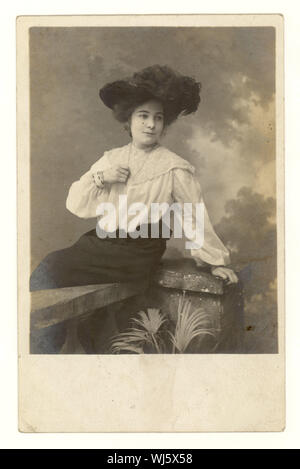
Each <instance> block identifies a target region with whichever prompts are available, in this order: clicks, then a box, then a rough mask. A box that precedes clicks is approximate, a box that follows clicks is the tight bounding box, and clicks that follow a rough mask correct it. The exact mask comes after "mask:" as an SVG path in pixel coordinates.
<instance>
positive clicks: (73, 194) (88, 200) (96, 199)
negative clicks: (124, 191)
mask: <svg viewBox="0 0 300 469" xmlns="http://www.w3.org/2000/svg"><path fill="white" fill-rule="evenodd" d="M109 167H110V162H109V160H108V158H107V153H104V155H103V156H102V157H101V158H100V159H99V160H98V161H96V163H94V164H93V165H92V166H91V168H90V169H89V171H87V172H86V173H85V174H84V175H83V176H81V178H80V179H79V180H78V181H75V182H74V183H73V184H72V185H71V187H70V190H69V194H68V197H67V201H66V207H67V209H68V210H69V211H70V212H72V213H73V214H74V215H77V216H78V217H80V218H94V217H97V207H98V205H99V204H100V203H101V202H106V200H107V196H108V194H109V191H110V185H109V184H107V185H105V186H104V187H103V188H98V187H97V186H96V184H95V182H94V178H93V174H94V173H96V172H97V171H104V170H105V169H107V168H109Z"/></svg>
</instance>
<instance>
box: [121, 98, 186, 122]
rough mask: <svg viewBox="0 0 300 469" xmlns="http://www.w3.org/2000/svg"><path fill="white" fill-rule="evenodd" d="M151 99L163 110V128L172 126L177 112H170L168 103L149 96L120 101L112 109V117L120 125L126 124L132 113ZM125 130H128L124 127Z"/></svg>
mask: <svg viewBox="0 0 300 469" xmlns="http://www.w3.org/2000/svg"><path fill="white" fill-rule="evenodd" d="M152 99H155V101H159V102H161V104H162V106H163V110H164V127H167V126H168V125H170V124H172V122H174V121H175V120H176V119H177V117H178V112H176V111H175V110H172V108H171V106H170V105H168V103H165V102H163V101H162V100H160V99H157V98H156V97H153V96H150V95H147V96H146V95H144V96H135V97H132V98H130V99H127V100H125V99H124V100H122V101H120V102H119V103H118V104H115V106H114V108H113V115H114V117H115V119H116V120H117V121H119V122H121V123H124V124H126V123H128V122H129V120H130V117H131V115H132V113H133V111H134V110H135V109H136V108H137V107H138V106H140V105H141V104H143V103H145V102H147V101H150V100H152ZM125 128H126V130H129V129H128V128H127V127H126V126H125Z"/></svg>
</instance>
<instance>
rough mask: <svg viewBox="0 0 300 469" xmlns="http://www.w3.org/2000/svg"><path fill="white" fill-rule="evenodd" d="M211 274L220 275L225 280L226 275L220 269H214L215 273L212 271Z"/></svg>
mask: <svg viewBox="0 0 300 469" xmlns="http://www.w3.org/2000/svg"><path fill="white" fill-rule="evenodd" d="M213 275H214V276H215V277H220V278H222V279H223V280H225V279H226V278H227V275H226V274H225V273H224V272H222V271H221V270H216V271H215V273H213Z"/></svg>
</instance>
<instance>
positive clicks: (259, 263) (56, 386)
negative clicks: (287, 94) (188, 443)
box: [17, 15, 285, 433]
mask: <svg viewBox="0 0 300 469" xmlns="http://www.w3.org/2000/svg"><path fill="white" fill-rule="evenodd" d="M17 96H18V100H17V127H18V340H19V343H18V347H19V352H18V353H19V428H20V430H21V431H23V432H105V433H108V432H215V431H218V432H222V431H230V432H237V431H251V432H252V431H282V430H283V428H284V421H285V409H284V389H285V378H284V356H285V343H284V307H285V305H284V255H285V254H284V185H283V181H284V132H283V130H284V119H283V117H284V114H283V110H284V108H283V105H284V93H283V21H282V17H281V16H280V15H179V16H178V15H152V16H151V15H124V16H122V15H116V16H113V15H112V16H105V15H103V16H101V15H99V16H93V15H91V16H78V17H72V16H53V17H48V16H37V17H20V18H18V21H17Z"/></svg>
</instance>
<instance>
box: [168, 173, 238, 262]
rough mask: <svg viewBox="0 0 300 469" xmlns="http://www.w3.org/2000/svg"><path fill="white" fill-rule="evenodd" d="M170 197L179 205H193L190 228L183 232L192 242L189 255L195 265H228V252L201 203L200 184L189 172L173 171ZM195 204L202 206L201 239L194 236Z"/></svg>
mask: <svg viewBox="0 0 300 469" xmlns="http://www.w3.org/2000/svg"><path fill="white" fill-rule="evenodd" d="M172 195H173V199H174V201H175V202H178V203H180V204H184V203H186V202H187V203H191V204H193V211H192V216H191V218H190V220H191V222H192V227H188V229H187V230H186V229H185V230H184V231H185V236H186V238H187V239H189V240H190V241H192V242H193V248H192V249H191V254H192V256H193V258H194V259H195V261H196V263H197V265H198V266H203V265H205V264H210V265H220V266H221V265H228V264H229V263H230V254H229V251H228V249H227V248H226V247H225V246H224V244H223V243H222V241H221V240H220V238H219V237H218V236H217V234H216V233H215V231H214V229H213V226H212V224H211V221H210V219H209V216H208V213H207V210H206V207H205V204H204V202H203V197H202V192H201V188H200V184H199V183H198V181H197V180H196V179H195V177H194V175H193V174H191V172H189V171H187V170H184V169H173V193H172ZM197 203H201V204H203V205H202V209H203V221H204V233H203V234H204V236H202V237H201V236H196V235H194V233H196V229H197V224H196V219H195V216H196V215H195V214H196V211H195V210H194V208H195V204H197ZM198 229H199V228H198ZM191 234H193V235H191ZM200 238H201V239H202V242H201V243H200V246H199V243H198V246H199V247H198V246H197V242H198V241H197V240H198V239H200ZM201 244H202V245H201Z"/></svg>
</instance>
